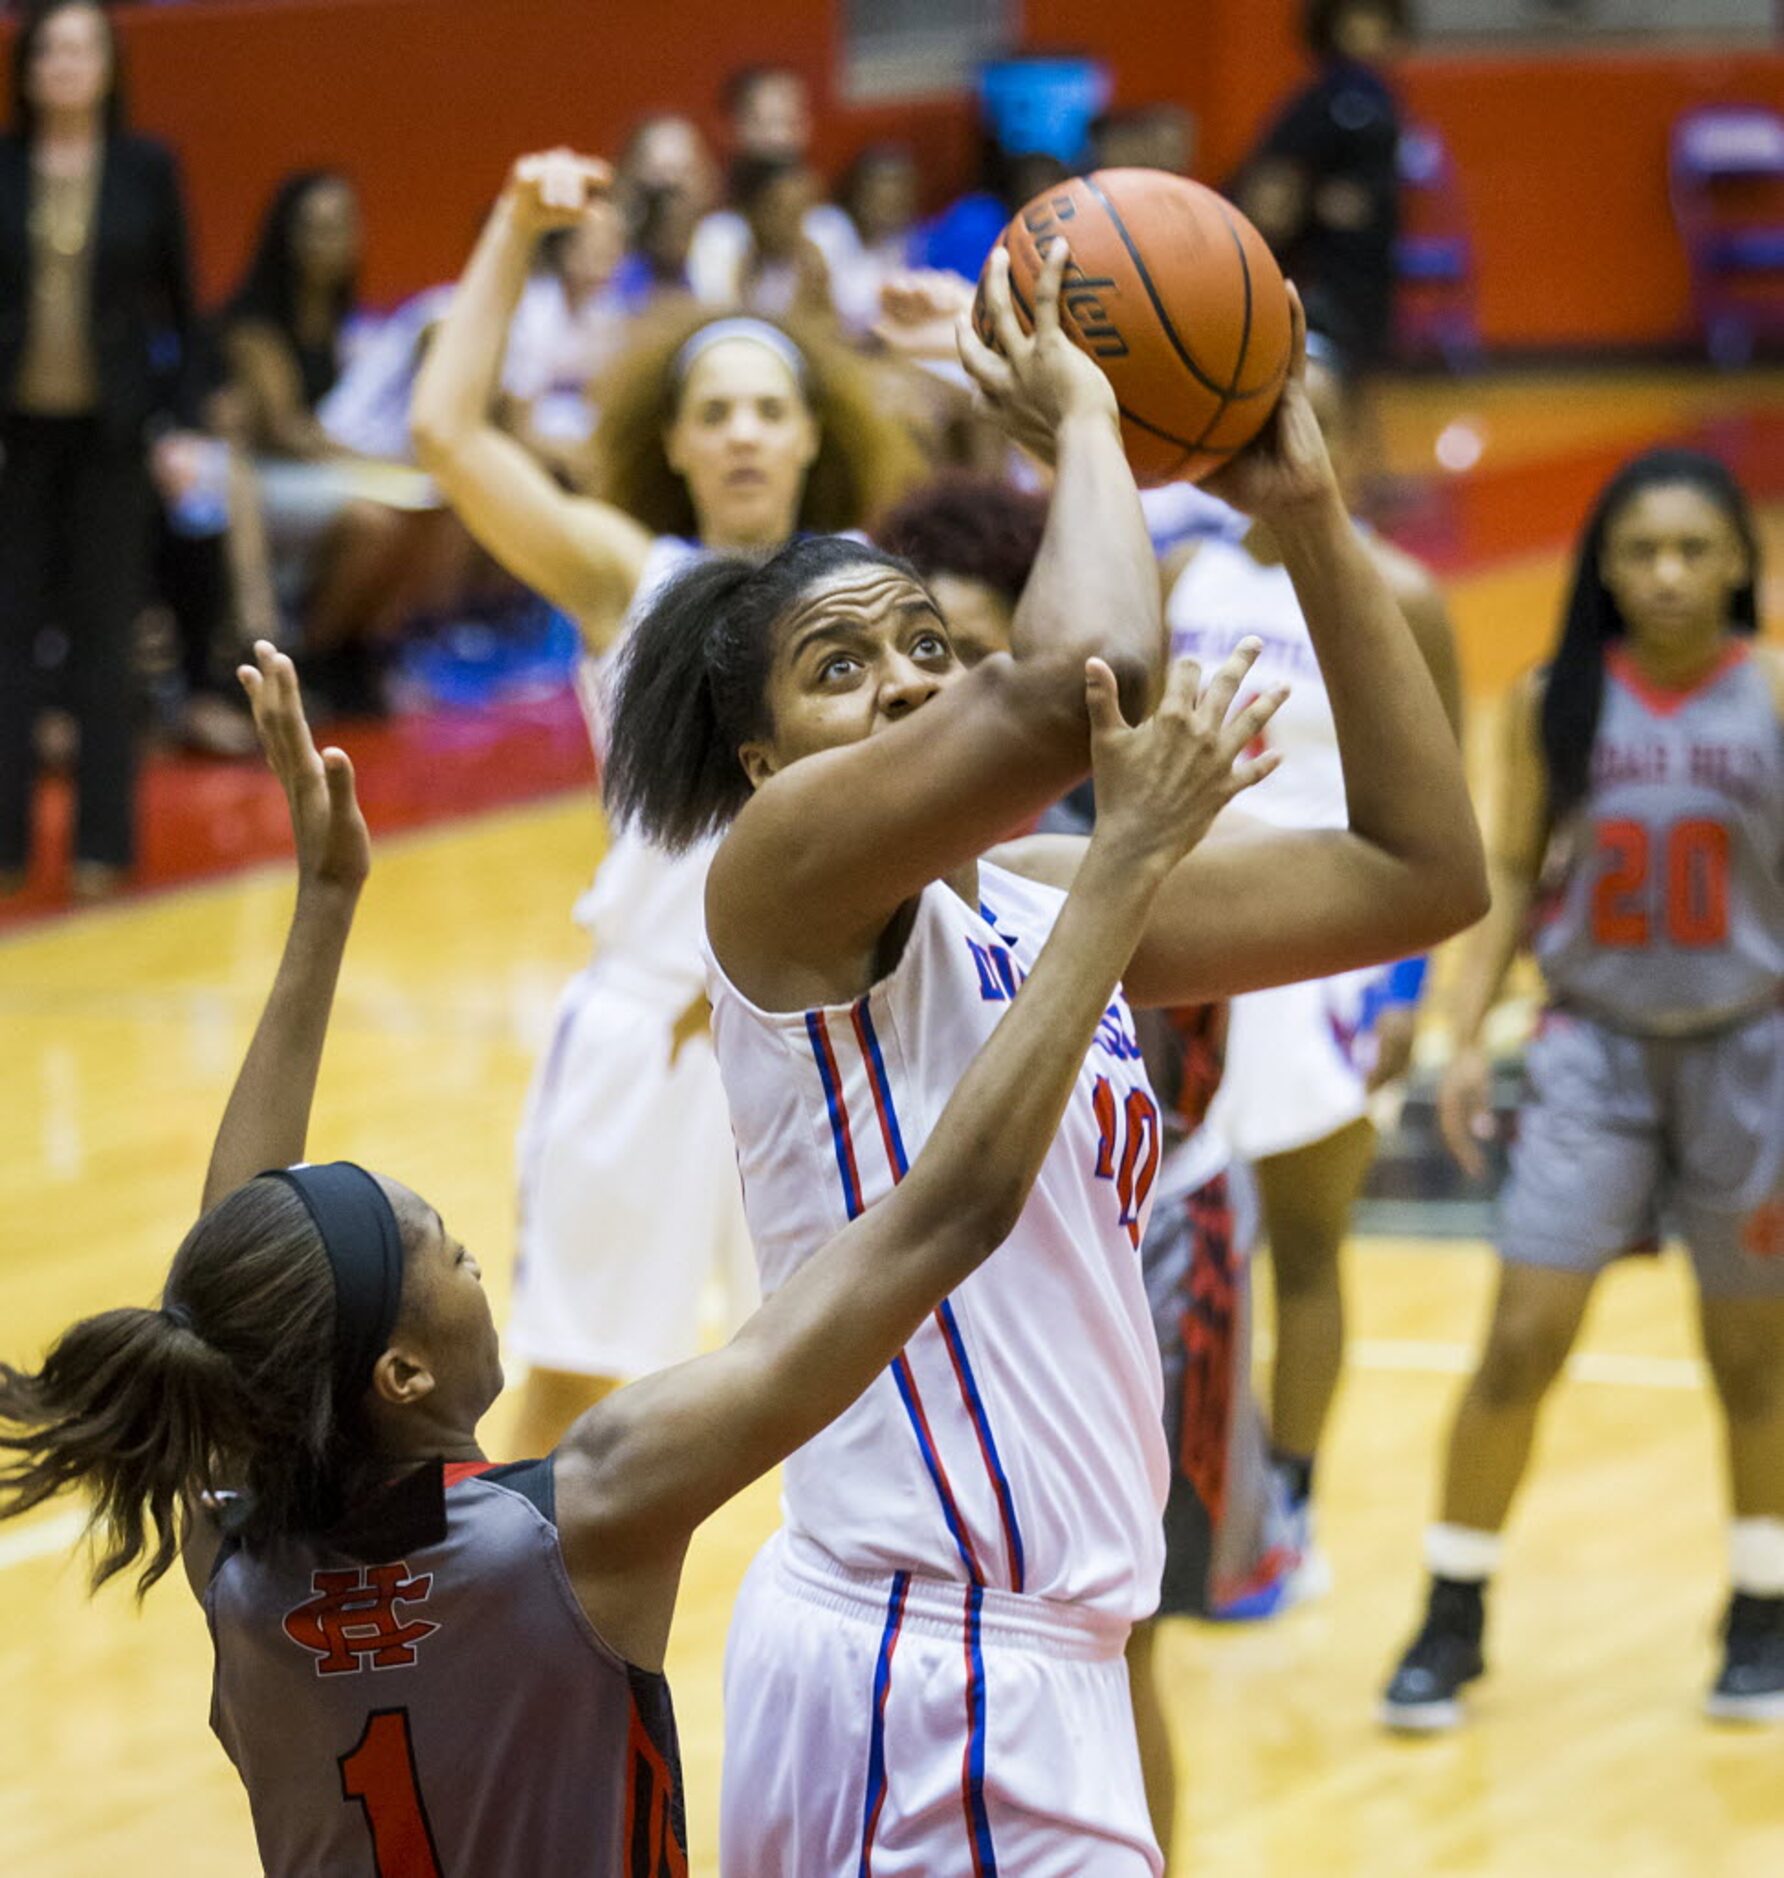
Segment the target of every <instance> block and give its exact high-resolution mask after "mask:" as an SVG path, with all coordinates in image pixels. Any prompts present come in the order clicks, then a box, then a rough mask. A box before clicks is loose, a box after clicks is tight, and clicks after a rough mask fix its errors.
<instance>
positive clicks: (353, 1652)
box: [284, 1564, 440, 1676]
mask: <svg viewBox="0 0 1784 1878" xmlns="http://www.w3.org/2000/svg"><path fill="white" fill-rule="evenodd" d="M433 1586H434V1580H433V1575H432V1573H429V1574H428V1575H427V1576H426V1577H423V1578H411V1577H410V1576H409V1568H408V1566H407V1565H402V1564H398V1565H369V1566H366V1565H362V1566H360V1567H359V1569H358V1570H356V1571H319V1572H317V1573H316V1574H315V1575H314V1576H313V1577H312V1578H311V1580H310V1588H311V1589H312V1590H313V1591H314V1592H315V1593H316V1595H315V1596H314V1597H313V1598H311V1599H310V1601H309V1602H308V1603H307V1604H300V1605H298V1607H297V1608H296V1609H295V1610H293V1611H288V1612H287V1613H286V1615H285V1626H284V1628H285V1634H286V1636H288V1637H289V1638H290V1639H291V1641H292V1642H293V1643H295V1644H297V1645H298V1646H299V1647H300V1648H301V1649H305V1650H310V1651H313V1652H314V1653H315V1656H316V1674H317V1675H318V1676H350V1675H352V1674H354V1673H355V1672H356V1671H358V1670H362V1669H407V1668H408V1667H409V1666H410V1665H411V1664H412V1663H413V1662H414V1661H415V1646H416V1645H417V1644H418V1643H420V1642H421V1640H422V1639H423V1638H424V1637H431V1636H432V1635H433V1634H434V1632H435V1631H436V1630H438V1629H439V1628H440V1626H439V1625H438V1624H433V1623H429V1622H428V1620H427V1619H426V1618H425V1617H403V1616H399V1615H398V1613H397V1608H396V1607H397V1606H398V1605H399V1604H420V1603H423V1602H424V1601H425V1600H426V1598H427V1595H428V1593H429V1592H430V1591H431V1590H432V1589H433Z"/></svg>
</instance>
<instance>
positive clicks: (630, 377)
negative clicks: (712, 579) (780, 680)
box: [591, 304, 924, 540]
mask: <svg viewBox="0 0 1784 1878" xmlns="http://www.w3.org/2000/svg"><path fill="white" fill-rule="evenodd" d="M719 317H723V315H721V314H719V313H717V312H715V310H714V309H713V308H711V307H690V306H687V305H685V304H684V305H681V306H677V307H673V308H671V309H669V310H667V311H666V312H664V313H662V314H659V315H656V316H654V317H652V318H651V319H649V320H647V321H641V322H640V329H639V332H638V336H637V337H636V339H635V340H634V341H633V343H632V344H631V345H630V346H628V347H627V348H626V350H625V351H624V352H623V353H622V354H621V355H620V356H619V357H618V358H617V359H615V360H614V362H613V364H612V366H611V367H610V368H609V369H608V371H607V372H606V374H605V375H604V376H603V378H602V381H601V384H600V386H599V387H598V390H597V393H596V397H597V402H598V406H599V409H600V412H601V417H600V422H599V423H598V424H597V426H596V429H595V435H594V438H593V442H592V446H591V447H592V451H593V458H594V462H593V477H592V487H591V493H592V494H594V495H597V496H599V497H601V498H602V499H603V500H604V501H607V502H611V503H612V504H613V505H614V506H615V507H616V508H620V509H624V510H625V512H626V513H627V514H628V515H630V516H632V517H633V518H634V520H636V521H638V522H641V523H642V524H643V525H644V526H645V527H646V528H648V529H650V530H651V531H652V533H653V534H658V535H681V536H684V537H686V538H687V539H689V540H697V539H698V538H699V532H700V530H699V520H698V518H697V517H696V515H695V513H694V504H693V499H692V497H691V496H690V495H689V494H688V489H687V485H686V483H684V482H683V480H682V479H681V477H680V476H678V475H677V474H676V472H675V471H674V470H673V469H671V468H670V466H669V458H668V455H667V453H666V452H665V449H664V444H663V438H664V434H665V432H667V430H668V429H669V427H670V425H671V424H673V423H674V421H675V415H676V411H677V408H678V406H679V405H680V402H681V393H682V385H681V382H680V380H679V379H678V377H677V375H676V371H675V360H676V356H677V354H678V353H679V352H680V351H681V349H682V347H683V346H684V345H686V343H687V342H688V340H689V339H690V338H692V336H693V335H694V334H695V333H697V332H698V331H699V330H700V328H701V327H703V326H708V325H711V324H712V323H713V321H714V320H715V319H716V318H719ZM752 317H755V316H753V315H752ZM764 323H765V324H767V325H770V326H774V327H776V328H778V329H779V330H780V331H781V332H783V333H785V334H786V336H787V337H788V339H790V340H791V341H792V342H793V344H794V345H795V346H797V347H798V348H799V351H800V352H801V353H802V354H803V355H804V358H805V364H806V376H805V397H806V401H807V403H808V404H809V405H810V407H811V412H812V415H813V416H814V417H815V418H816V419H817V423H818V431H819V441H818V454H817V457H816V459H815V460H814V462H813V463H812V466H811V469H810V471H809V472H808V473H807V475H806V479H805V491H804V494H803V496H802V497H801V499H800V503H799V516H798V521H797V524H796V526H797V528H798V529H799V531H800V532H801V533H806V534H834V533H836V532H838V531H839V530H842V529H847V528H859V527H861V526H862V524H863V523H865V522H866V520H867V518H868V517H869V516H870V515H873V514H875V513H877V512H878V511H879V510H880V509H882V508H884V507H885V506H886V505H887V504H889V503H891V502H895V501H896V500H897V499H898V497H899V496H901V495H902V494H903V493H904V491H905V490H906V489H908V488H910V487H911V486H912V485H913V484H914V483H916V482H917V481H918V480H919V479H920V478H921V476H922V475H923V470H924V463H923V456H922V453H921V451H920V450H919V449H918V447H917V443H916V440H915V438H914V437H913V436H912V435H911V433H910V432H909V430H908V429H906V427H905V426H904V424H903V423H902V422H901V421H900V420H899V419H897V418H896V417H893V416H890V415H888V413H887V411H886V410H885V408H884V406H885V403H886V401H885V400H884V399H883V398H882V397H881V396H880V395H879V394H878V391H877V389H876V386H875V382H874V378H873V374H872V373H871V372H870V371H869V369H868V368H867V366H866V365H865V364H863V362H862V361H861V360H860V359H858V358H857V357H856V356H855V355H854V354H853V353H852V352H849V351H848V350H846V349H845V348H844V347H843V346H841V345H839V344H837V342H836V341H835V340H833V339H830V338H828V337H826V336H825V335H824V334H823V333H822V332H820V331H816V330H814V329H813V328H812V327H810V326H808V325H806V324H805V323H803V322H801V321H798V320H793V319H776V320H768V321H765V322H764Z"/></svg>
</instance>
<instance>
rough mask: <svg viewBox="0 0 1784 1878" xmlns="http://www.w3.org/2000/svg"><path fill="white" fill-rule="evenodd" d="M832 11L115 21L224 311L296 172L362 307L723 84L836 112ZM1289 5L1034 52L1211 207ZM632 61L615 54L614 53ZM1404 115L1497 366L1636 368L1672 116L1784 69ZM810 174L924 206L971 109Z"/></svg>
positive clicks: (1586, 70) (1744, 69) (1124, 27)
mask: <svg viewBox="0 0 1784 1878" xmlns="http://www.w3.org/2000/svg"><path fill="white" fill-rule="evenodd" d="M839 11H840V0H654V4H646V5H645V6H643V7H642V8H640V9H639V10H638V12H637V14H636V16H635V17H636V20H637V24H636V26H635V27H628V26H627V25H626V21H627V19H628V16H627V15H625V14H623V13H622V12H621V10H620V9H619V8H618V7H617V6H615V5H613V4H611V3H610V0H237V3H236V4H234V5H222V4H218V5H215V6H212V5H206V4H203V3H202V0H199V3H197V4H194V5H192V6H190V7H187V8H170V9H168V10H166V11H153V12H149V11H145V12H142V13H134V14H126V15H123V16H121V17H122V19H123V30H124V33H125V35H126V38H127V40H128V44H129V52H130V58H131V64H132V72H131V77H132V86H133V91H134V97H135V115H136V118H137V121H138V122H139V123H140V124H141V125H142V126H143V127H144V128H146V129H149V130H152V131H155V132H157V133H159V134H161V135H163V136H166V137H168V138H169V139H171V140H172V141H173V142H175V143H176V144H177V145H178V146H179V148H180V149H181V151H182V153H183V154H184V156H185V159H186V166H187V172H188V179H189V183H190V187H191V192H192V197H193V201H194V206H195V216H196V220H197V224H198V230H199V239H200V256H201V275H202V282H203V286H204V288H205V290H206V292H207V293H211V294H215V293H217V292H219V291H220V290H221V289H222V287H223V286H224V284H225V283H226V282H227V281H228V280H229V279H230V278H231V277H232V276H233V274H234V273H235V271H236V270H237V269H238V268H239V267H240V266H241V264H242V262H243V260H244V259H245V257H246V253H247V249H248V244H249V241H250V238H251V234H252V230H253V225H254V221H255V218H256V216H257V214H258V212H259V209H260V206H261V204H262V202H263V201H264V199H265V197H266V195H267V193H268V191H269V189H270V188H271V185H272V184H273V182H274V181H275V180H276V179H277V177H278V176H279V175H280V174H282V173H283V172H284V171H285V170H286V169H288V168H291V167H294V166H296V165H298V164H303V163H313V162H332V163H335V164H338V165H340V166H341V167H344V168H345V169H347V170H348V171H349V172H350V173H351V174H352V175H353V176H354V178H355V179H356V180H357V182H358V183H359V185H360V187H361V189H362V190H363V192H364V196H365V204H366V214H367V222H368V227H369V230H370V238H371V260H370V265H369V268H368V273H367V280H366V288H367V293H368V297H369V298H371V299H372V300H374V301H385V300H389V299H391V298H394V297H395V296H396V295H398V294H400V293H402V292H405V291H407V290H409V289H411V288H413V287H416V286H419V285H422V284H424V283H427V282H430V281H433V280H437V279H440V278H443V277H445V276H448V275H449V274H450V273H451V272H452V271H453V269H454V267H455V266H456V264H457V262H458V261H459V259H460V258H461V256H462V254H463V251H464V249H465V247H466V246H467V245H468V243H469V240H470V235H471V230H472V226H473V223H474V221H475V219H476V217H477V215H478V214H479V212H480V210H481V209H482V207H483V206H484V205H485V204H486V203H487V202H488V200H489V199H490V197H491V196H492V195H493V194H494V192H495V190H496V189H497V187H498V186H499V184H500V181H501V177H502V174H503V171H504V169H505V167H506V164H507V162H508V159H509V158H510V157H511V156H512V155H513V154H514V153H515V152H516V151H518V150H520V149H522V148H525V147H527V146H536V145H538V144H541V143H546V142H554V141H559V140H562V141H567V142H573V143H578V144H582V145H584V146H591V147H594V148H597V149H601V148H610V147H611V145H612V143H613V141H614V139H615V137H616V136H617V134H618V133H619V132H620V131H621V130H622V129H623V127H624V125H625V124H626V123H627V122H628V121H629V120H630V119H632V118H633V117H635V116H636V115H638V114H639V113H640V112H643V111H647V110H653V109H662V108H666V107H670V106H678V105H679V106H692V107H693V108H694V110H695V114H696V115H698V116H700V117H701V118H702V119H703V120H704V121H706V122H707V124H708V126H709V127H715V120H716V95H717V92H718V89H719V86H720V84H721V82H722V80H723V78H724V75H725V73H726V72H727V71H729V70H731V69H732V68H733V67H734V66H736V65H738V64H742V63H745V62H747V61H749V60H751V59H761V58H768V57H772V58H776V59H783V60H786V61H787V62H789V63H792V64H795V65H797V66H799V67H800V69H802V70H803V71H805V72H806V73H807V74H808V75H809V77H810V78H811V80H812V82H813V85H814V87H815V89H816V91H817V95H818V97H819V99H820V100H821V101H823V100H826V99H828V98H829V97H830V95H831V93H832V91H833V86H832V83H831V74H832V73H833V71H834V69H835V65H836V62H837V47H836V44H835V35H836V24H835V22H836V17H837V14H838V12H839ZM1299 12H1300V5H1299V0H1194V3H1193V4H1189V5H1185V4H1183V0H1097V4H1096V5H1094V6H1092V5H1091V4H1089V0H1027V5H1026V8H1025V16H1026V20H1027V34H1028V40H1029V43H1030V44H1032V45H1034V46H1036V47H1050V46H1072V47H1077V48H1082V49H1084V50H1087V51H1091V52H1094V53H1097V54H1098V55H1100V56H1102V57H1103V58H1105V59H1107V60H1108V61H1109V63H1110V64H1111V66H1112V67H1113V69H1114V71H1115V75H1116V84H1117V100H1118V102H1121V103H1138V102H1143V101H1145V100H1147V99H1150V98H1155V97H1168V98H1176V99H1178V100H1180V101H1182V102H1184V103H1186V104H1188V105H1190V106H1191V107H1192V108H1193V109H1194V110H1195V111H1196V112H1197V114H1198V116H1199V118H1200V120H1201V126H1202V166H1201V167H1202V172H1203V174H1205V175H1208V176H1210V177H1211V178H1216V179H1218V178H1219V177H1220V176H1222V175H1224V174H1225V173H1227V172H1228V171H1229V170H1230V168H1231V166H1232V165H1233V164H1234V163H1235V162H1236V161H1237V159H1238V158H1239V156H1240V155H1241V154H1242V153H1243V151H1244V149H1245V148H1246V146H1247V144H1248V142H1249V141H1250V139H1251V138H1252V137H1253V136H1254V135H1255V133H1256V130H1257V128H1258V126H1259V124H1260V123H1261V122H1262V120H1263V119H1264V117H1265V116H1266V115H1267V114H1268V112H1269V111H1270V110H1271V109H1272V108H1273V106H1274V105H1275V104H1276V102H1277V101H1278V100H1279V99H1280V98H1281V97H1282V96H1283V95H1284V93H1285V92H1286V91H1287V90H1288V89H1289V88H1291V87H1292V86H1293V85H1294V84H1295V83H1296V82H1297V81H1298V80H1299V78H1300V77H1301V76H1302V75H1303V73H1304V69H1305V68H1304V66H1303V65H1302V63H1301V60H1300V54H1299V50H1298V43H1297V38H1296V21H1297V19H1298V17H1299ZM622 34H623V37H622ZM1403 88H1404V91H1405V95H1406V99H1407V103H1408V107H1409V110H1410V112H1411V113H1412V114H1413V115H1414V116H1416V117H1418V118H1419V119H1420V120H1421V121H1424V122H1428V123H1430V124H1432V125H1434V126H1435V127H1436V128H1438V129H1439V130H1440V131H1442V132H1443V134H1444V135H1445V136H1446V137H1447V138H1448V139H1449V141H1450V144H1451V147H1452V148H1453V149H1454V151H1455V153H1456V156H1457V158H1458V160H1459V162H1460V164H1461V165H1462V168H1463V173H1464V178H1465V185H1466V188H1467V192H1468V196H1469V200H1470V204H1471V208H1472V211H1473V216H1474V223H1475V238H1476V250H1477V255H1478V260H1479V267H1480V276H1481V312H1482V322H1483V326H1484V329H1485V333H1486V336H1487V339H1488V342H1489V343H1490V344H1496V345H1510V346H1551V345H1577V346H1585V345H1594V344H1598V345H1604V344H1608V345H1637V344H1652V343H1664V342H1666V341H1668V340H1671V339H1673V338H1675V337H1677V336H1678V335H1679V334H1680V333H1681V332H1682V331H1683V330H1684V327H1685V323H1686V321H1687V318H1688V308H1687V300H1686V282H1685V273H1684V265H1683V261H1682V259H1681V257H1680V254H1679V251H1678V244H1677V241H1676V239H1675V237H1674V234H1673V230H1672V224H1671V218H1670V214H1669V211H1668V207H1667V201H1666V184H1665V151H1666V137H1667V131H1668V128H1669V126H1670V125H1671V123H1672V120H1673V118H1674V117H1675V116H1676V115H1677V113H1678V112H1679V111H1681V110H1683V109H1685V108H1688V106H1690V105H1691V104H1693V103H1697V102H1701V101H1704V100H1706V99H1713V98H1718V97H1722V98H1742V99H1758V100H1761V101H1766V102H1770V103H1772V104H1774V105H1776V106H1778V107H1779V108H1784V52H1777V51H1772V52H1748V53H1743V54H1727V55H1703V56H1693V55H1690V54H1664V53H1626V54H1620V55H1601V56H1596V57H1594V58H1591V59H1584V58H1562V57H1557V56H1547V57H1537V56H1534V55H1531V56H1523V57H1513V56H1507V55H1494V56H1490V57H1481V58H1470V57H1465V56H1461V55H1439V54H1430V53H1427V54H1423V55H1419V56H1416V57H1414V58H1413V59H1411V60H1409V61H1408V64H1407V67H1406V69H1405V72H1404V74H1403ZM820 123H821V133H820V147H819V155H820V157H821V158H822V159H823V160H824V161H826V162H827V163H830V164H835V163H838V162H840V161H841V160H842V159H843V158H844V157H846V155H847V154H848V153H849V151H850V150H852V149H854V148H856V147H858V145H859V144H860V143H862V142H863V141H866V140H867V139H869V138H871V137H875V136H885V135H894V134H895V135H900V136H903V137H905V138H907V139H909V140H910V141H911V142H912V143H913V144H914V145H915V147H916V148H917V151H918V155H919V160H920V162H921V164H922V167H923V171H924V177H925V182H926V185H927V186H928V189H929V191H930V194H931V196H932V197H933V198H935V199H938V200H939V199H940V198H942V197H943V196H945V195H946V194H947V193H948V192H949V191H950V190H951V189H952V187H953V186H954V185H955V183H956V181H957V180H958V179H962V178H964V177H966V176H968V175H969V174H970V171H971V166H972V161H973V154H974V149H975V143H974V132H973V126H972V120H971V114H970V112H969V110H968V109H967V107H966V105H965V104H964V102H963V101H961V100H958V99H956V100H943V101H939V102H933V103H928V104H925V105H923V106H920V107H899V108H893V109H887V108H879V109H874V110H864V109H860V108H849V107H846V106H842V105H839V104H836V103H834V102H829V103H827V104H825V105H824V108H823V109H821V111H820Z"/></svg>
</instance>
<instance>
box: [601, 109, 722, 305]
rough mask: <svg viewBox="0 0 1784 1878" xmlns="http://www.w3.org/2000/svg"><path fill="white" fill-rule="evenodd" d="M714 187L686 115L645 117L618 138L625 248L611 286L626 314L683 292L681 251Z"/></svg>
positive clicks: (617, 187) (617, 189) (617, 182)
mask: <svg viewBox="0 0 1784 1878" xmlns="http://www.w3.org/2000/svg"><path fill="white" fill-rule="evenodd" d="M716 190H717V183H716V180H715V178H714V174H713V163H712V155H711V152H710V151H708V149H707V147H706V140H705V139H704V138H703V137H702V136H701V135H700V133H699V131H698V130H696V129H695V128H694V125H693V123H692V122H691V121H690V120H689V119H688V118H685V117H647V118H646V119H644V121H643V122H642V123H640V124H639V125H637V126H636V128H635V129H634V130H633V132H632V134H631V136H629V137H628V138H627V139H626V143H625V148H624V149H623V150H622V151H621V152H620V158H619V163H618V165H617V166H616V169H615V178H614V195H615V199H616V200H617V202H618V203H619V206H620V210H621V213H622V214H623V215H624V217H625V228H626V254H625V257H624V259H623V260H621V262H620V264H619V266H618V267H617V268H616V269H615V270H614V275H613V281H612V287H613V292H614V295H615V297H616V298H617V300H618V301H619V304H620V305H621V306H623V307H624V309H625V310H626V312H627V313H629V314H638V313H644V312H647V311H648V310H649V309H650V308H651V307H652V306H654V305H655V304H656V303H657V301H659V300H660V299H661V298H662V297H663V296H664V295H665V294H674V293H687V292H690V291H691V289H690V287H689V285H688V250H689V248H690V247H691V246H692V244H693V239H694V231H695V229H696V228H698V227H699V225H700V221H701V218H702V217H703V216H705V215H706V214H708V213H709V212H710V211H711V208H712V204H713V197H714V194H715V193H716Z"/></svg>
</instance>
